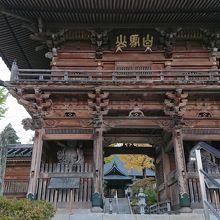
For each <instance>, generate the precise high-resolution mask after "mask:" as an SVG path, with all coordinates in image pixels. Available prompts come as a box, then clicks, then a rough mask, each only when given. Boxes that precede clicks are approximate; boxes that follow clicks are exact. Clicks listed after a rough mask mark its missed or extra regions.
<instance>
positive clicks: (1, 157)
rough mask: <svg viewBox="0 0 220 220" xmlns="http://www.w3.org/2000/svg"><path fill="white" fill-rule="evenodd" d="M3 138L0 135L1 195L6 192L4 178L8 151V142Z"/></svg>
mask: <svg viewBox="0 0 220 220" xmlns="http://www.w3.org/2000/svg"><path fill="white" fill-rule="evenodd" d="M2 138H4V137H0V196H2V195H3V193H4V178H5V169H6V162H7V153H8V148H7V143H6V142H5V140H2Z"/></svg>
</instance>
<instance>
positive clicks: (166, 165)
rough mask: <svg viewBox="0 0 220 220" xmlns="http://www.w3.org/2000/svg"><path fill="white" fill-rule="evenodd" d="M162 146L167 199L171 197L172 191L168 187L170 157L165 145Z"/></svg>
mask: <svg viewBox="0 0 220 220" xmlns="http://www.w3.org/2000/svg"><path fill="white" fill-rule="evenodd" d="M161 148H162V160H163V173H164V183H165V196H166V200H169V199H170V191H169V188H168V174H169V172H170V159H169V155H168V154H167V153H166V152H165V148H164V146H162V147H161Z"/></svg>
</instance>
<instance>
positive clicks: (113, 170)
mask: <svg viewBox="0 0 220 220" xmlns="http://www.w3.org/2000/svg"><path fill="white" fill-rule="evenodd" d="M143 171H144V172H145V173H143V172H141V171H139V170H137V169H128V168H126V167H125V164H124V163H123V162H122V161H121V160H120V158H119V157H118V156H117V155H114V156H113V159H112V161H111V162H109V163H106V164H105V165H104V184H105V190H104V191H105V192H104V194H105V196H106V197H112V196H113V195H114V193H115V191H116V190H117V195H118V197H125V191H126V189H127V188H128V186H129V185H130V184H132V183H133V182H134V181H135V180H136V179H139V178H142V177H143V176H146V177H155V172H154V171H153V170H151V169H147V168H146V169H143Z"/></svg>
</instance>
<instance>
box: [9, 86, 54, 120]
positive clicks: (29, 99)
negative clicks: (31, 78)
mask: <svg viewBox="0 0 220 220" xmlns="http://www.w3.org/2000/svg"><path fill="white" fill-rule="evenodd" d="M9 91H10V93H11V94H12V95H13V96H14V97H15V98H16V99H17V100H18V103H19V104H21V105H23V106H24V107H25V108H26V109H27V111H28V112H29V113H30V114H31V116H32V117H33V118H39V117H44V116H45V115H47V114H48V113H49V112H50V111H51V109H52V108H51V107H52V100H51V99H50V93H48V92H44V91H42V90H40V89H39V88H35V89H33V90H32V93H30V91H25V89H23V88H13V89H10V90H9ZM27 92H28V93H27Z"/></svg>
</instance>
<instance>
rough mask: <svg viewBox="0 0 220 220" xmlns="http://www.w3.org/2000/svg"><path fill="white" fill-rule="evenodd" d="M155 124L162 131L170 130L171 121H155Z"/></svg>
mask: <svg viewBox="0 0 220 220" xmlns="http://www.w3.org/2000/svg"><path fill="white" fill-rule="evenodd" d="M155 122H156V123H157V124H158V126H159V127H160V128H162V129H164V130H167V131H168V130H170V129H171V127H172V126H171V124H172V122H171V120H159V121H158V120H157V121H155Z"/></svg>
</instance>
